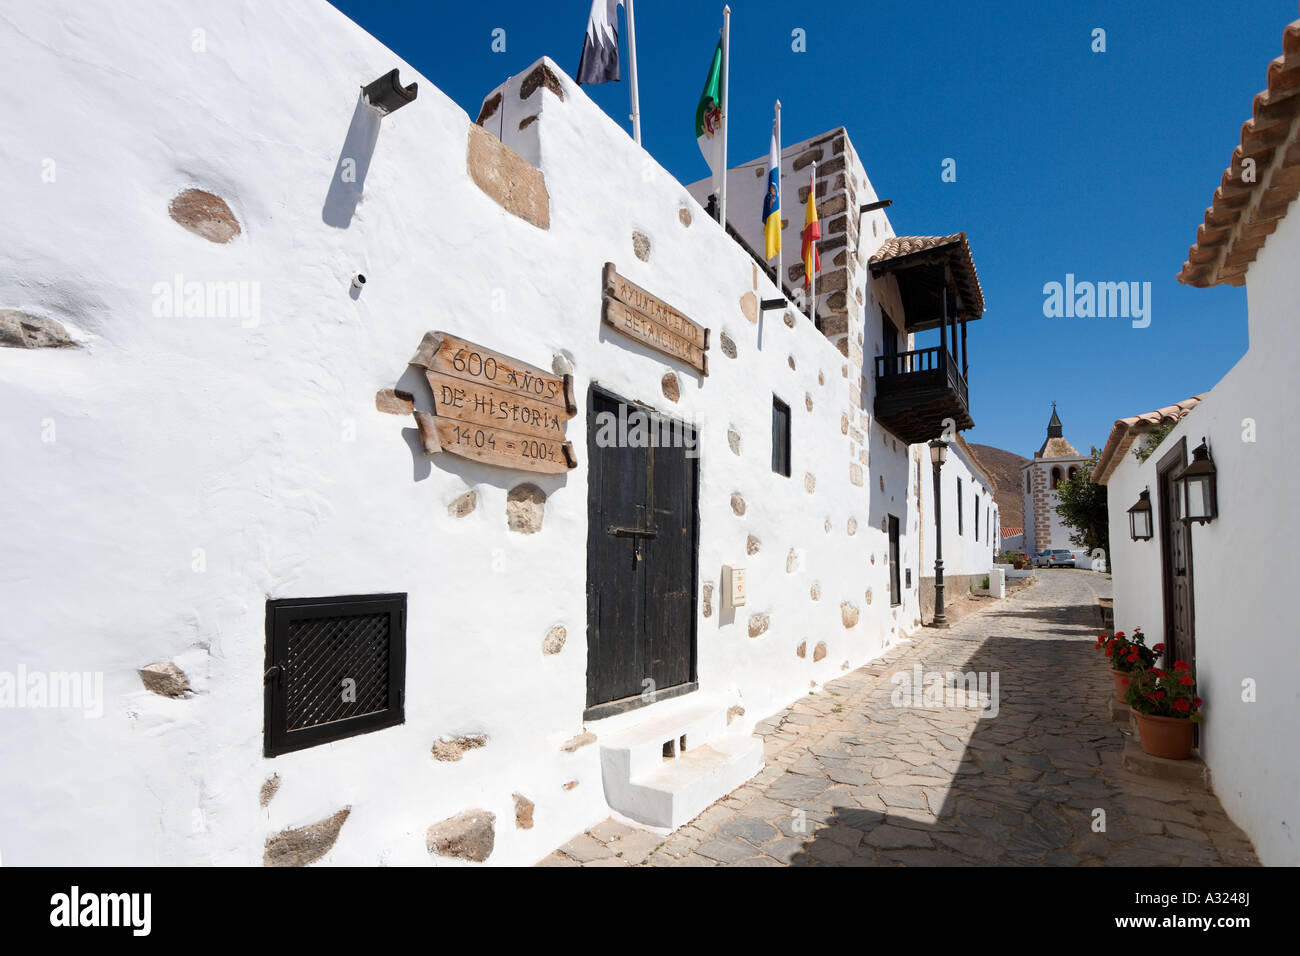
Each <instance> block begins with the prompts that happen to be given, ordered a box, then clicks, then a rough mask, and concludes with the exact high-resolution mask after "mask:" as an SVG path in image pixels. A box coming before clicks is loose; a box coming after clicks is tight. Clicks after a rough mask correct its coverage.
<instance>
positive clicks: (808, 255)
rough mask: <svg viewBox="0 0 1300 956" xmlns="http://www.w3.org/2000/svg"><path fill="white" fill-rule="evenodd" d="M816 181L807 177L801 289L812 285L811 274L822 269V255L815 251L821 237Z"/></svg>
mask: <svg viewBox="0 0 1300 956" xmlns="http://www.w3.org/2000/svg"><path fill="white" fill-rule="evenodd" d="M816 190H817V181H816V180H815V179H813V178H811V175H810V176H809V180H808V206H807V209H806V211H805V212H804V216H803V256H802V259H803V287H804V288H805V289H806V288H808V286H809V285H811V284H812V277H813V273H815V272H817V271H819V270H820V269H821V267H822V255H821V253H820V252H818V251H817V240H818V239H820V238H821V237H822V227H821V223H820V222H819V221H818V219H817V196H816Z"/></svg>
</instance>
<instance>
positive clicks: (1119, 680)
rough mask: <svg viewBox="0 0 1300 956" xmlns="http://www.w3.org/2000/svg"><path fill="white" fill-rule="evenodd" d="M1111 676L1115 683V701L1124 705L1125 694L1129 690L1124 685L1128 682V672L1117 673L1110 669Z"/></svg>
mask: <svg viewBox="0 0 1300 956" xmlns="http://www.w3.org/2000/svg"><path fill="white" fill-rule="evenodd" d="M1110 676H1111V679H1112V680H1113V681H1115V699H1116V700H1118V701H1120V702H1121V703H1123V701H1124V692H1125V691H1126V690H1128V686H1127V685H1126V684H1125V683H1124V681H1126V680H1128V672H1127V671H1117V670H1115V668H1113V667H1112V668H1111V669H1110Z"/></svg>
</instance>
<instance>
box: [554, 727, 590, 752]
mask: <svg viewBox="0 0 1300 956" xmlns="http://www.w3.org/2000/svg"><path fill="white" fill-rule="evenodd" d="M595 742H596V735H595V734H593V733H592V732H591V731H589V730H584V731H583V732H582V733H580V734H578V735H577V736H576V737H570V738H569V739H568V740H566V741H565V742H564V745H563V746H561V747H560V750H561V751H562V752H564V753H566V754H571V753H573V752H574V751H575V750H580V749H581V748H583V747H586V746H587V745H588V744H594V743H595Z"/></svg>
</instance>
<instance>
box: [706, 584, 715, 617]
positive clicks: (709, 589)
mask: <svg viewBox="0 0 1300 956" xmlns="http://www.w3.org/2000/svg"><path fill="white" fill-rule="evenodd" d="M704 616H705V617H712V616H713V585H712V584H706V585H704Z"/></svg>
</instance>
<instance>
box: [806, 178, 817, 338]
mask: <svg viewBox="0 0 1300 956" xmlns="http://www.w3.org/2000/svg"><path fill="white" fill-rule="evenodd" d="M808 201H809V202H810V203H812V204H813V205H816V204H817V160H815V159H814V160H813V163H812V179H810V180H809V181H808ZM804 218H807V216H805V217H804ZM804 228H805V229H807V228H808V227H807V226H804ZM810 251H811V252H812V257H811V259H810V261H809V265H810V266H811V268H810V269H809V271H808V292H809V296H808V298H809V299H811V300H812V304H811V305H810V307H809V309H808V318H810V319H812V323H813V325H816V324H817V245H816V244H815V243H813V244H811V249H810Z"/></svg>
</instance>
